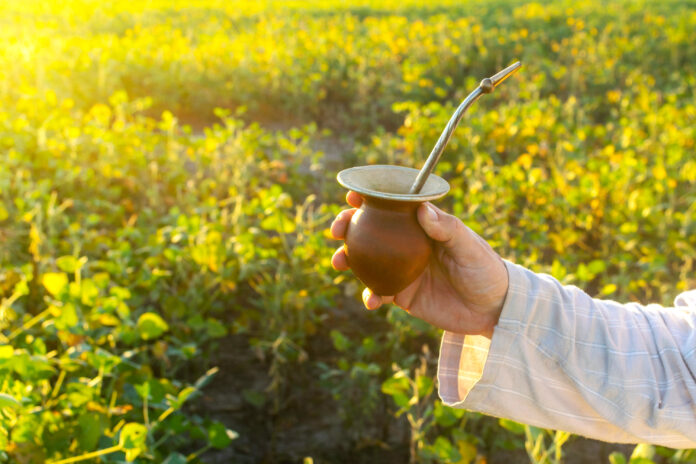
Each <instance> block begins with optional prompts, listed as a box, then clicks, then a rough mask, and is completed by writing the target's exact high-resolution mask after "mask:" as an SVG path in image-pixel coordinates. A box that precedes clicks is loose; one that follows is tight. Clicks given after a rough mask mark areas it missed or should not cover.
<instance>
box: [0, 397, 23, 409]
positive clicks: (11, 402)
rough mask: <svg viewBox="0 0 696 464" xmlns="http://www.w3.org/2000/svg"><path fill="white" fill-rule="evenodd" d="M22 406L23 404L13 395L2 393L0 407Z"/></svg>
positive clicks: (15, 407) (17, 407)
mask: <svg viewBox="0 0 696 464" xmlns="http://www.w3.org/2000/svg"><path fill="white" fill-rule="evenodd" d="M21 407H22V404H21V403H20V402H19V401H17V400H16V399H15V398H14V397H13V396H10V395H8V394H6V393H0V409H2V408H11V409H19V408H21Z"/></svg>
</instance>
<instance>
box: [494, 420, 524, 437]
mask: <svg viewBox="0 0 696 464" xmlns="http://www.w3.org/2000/svg"><path fill="white" fill-rule="evenodd" d="M498 424H500V426H501V427H502V428H504V429H505V430H509V431H510V432H512V433H514V434H516V435H524V425H523V424H520V423H519V422H515V421H513V420H510V419H500V420H499V421H498Z"/></svg>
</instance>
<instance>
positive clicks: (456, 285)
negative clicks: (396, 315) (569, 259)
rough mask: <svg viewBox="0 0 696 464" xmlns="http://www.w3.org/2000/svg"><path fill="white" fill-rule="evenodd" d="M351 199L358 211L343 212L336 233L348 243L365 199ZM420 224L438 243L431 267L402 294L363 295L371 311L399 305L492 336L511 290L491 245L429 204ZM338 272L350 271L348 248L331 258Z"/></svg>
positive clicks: (435, 321)
mask: <svg viewBox="0 0 696 464" xmlns="http://www.w3.org/2000/svg"><path fill="white" fill-rule="evenodd" d="M346 200H347V202H348V204H349V205H351V206H353V208H354V209H349V210H344V211H341V212H340V213H339V214H338V216H336V219H335V220H334V222H333V224H331V235H333V237H334V238H336V239H338V240H343V239H344V238H345V235H346V230H347V228H348V223H349V222H350V220H351V218H352V217H353V214H355V211H357V209H355V208H359V207H360V205H361V204H362V197H360V195H358V194H357V193H355V192H348V195H347V196H346ZM418 222H419V223H420V225H421V227H422V228H423V230H424V231H425V233H426V234H428V236H429V237H430V238H431V239H433V241H434V249H433V255H432V256H431V258H430V263H429V264H428V267H426V268H425V270H424V271H423V273H422V274H421V275H420V276H419V277H417V278H416V280H415V281H413V283H411V284H410V285H409V286H408V287H406V288H405V289H404V290H402V291H401V292H399V293H398V294H397V295H376V294H374V293H373V292H372V291H371V290H370V289H368V288H366V289H365V291H363V303H364V304H365V307H366V308H367V309H370V310H371V309H377V308H379V307H380V306H381V305H383V304H385V303H392V302H393V303H394V304H396V305H397V306H399V307H401V308H403V309H404V310H406V311H408V312H409V313H410V314H411V315H413V316H416V317H418V318H420V319H423V320H424V321H426V322H428V323H430V324H432V325H434V326H436V327H439V328H441V329H444V330H447V331H450V332H455V333H461V334H470V335H484V336H486V337H488V338H491V337H492V336H493V328H494V327H495V325H496V324H497V323H498V318H499V317H500V312H501V311H502V308H503V303H504V301H505V296H506V294H507V288H508V274H507V268H506V267H505V264H504V263H503V260H502V259H501V258H500V256H498V254H497V253H496V252H495V251H493V249H492V248H491V246H490V245H489V244H488V243H487V242H486V241H485V240H483V239H482V238H481V237H479V236H478V235H476V234H475V233H474V232H473V231H472V230H471V229H469V228H468V227H467V226H465V225H464V223H462V221H460V220H459V219H458V218H456V217H454V216H452V215H450V214H447V213H445V212H444V211H442V210H440V209H438V208H436V207H435V206H433V205H432V204H430V203H424V204H422V205H421V206H420V207H419V208H418ZM331 264H332V266H333V267H334V268H335V269H338V270H342V271H343V270H347V269H349V267H348V261H347V259H346V254H345V251H344V250H343V247H340V248H339V249H338V250H336V253H334V255H333V257H332V258H331Z"/></svg>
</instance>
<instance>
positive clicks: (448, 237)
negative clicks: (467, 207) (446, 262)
mask: <svg viewBox="0 0 696 464" xmlns="http://www.w3.org/2000/svg"><path fill="white" fill-rule="evenodd" d="M418 222H419V223H420V225H421V227H423V230H424V231H425V233H426V234H428V236H429V237H430V238H432V239H433V240H435V241H437V242H440V245H442V246H443V247H445V248H446V249H447V252H448V253H449V254H450V255H451V256H453V257H454V258H455V259H457V260H458V261H459V260H462V261H461V262H466V260H468V259H475V258H477V257H479V256H478V254H479V253H480V252H481V250H482V246H481V241H482V239H480V238H479V236H478V235H476V234H475V233H474V232H473V231H472V230H471V229H469V228H468V227H466V226H465V225H464V223H463V222H462V221H461V220H459V218H457V217H455V216H452V215H451V214H447V213H445V212H444V211H442V210H441V209H438V208H436V207H435V206H433V205H432V204H431V203H424V204H422V205H421V206H420V207H419V208H418Z"/></svg>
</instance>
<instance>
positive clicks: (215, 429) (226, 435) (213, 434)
mask: <svg viewBox="0 0 696 464" xmlns="http://www.w3.org/2000/svg"><path fill="white" fill-rule="evenodd" d="M237 436H238V435H237V433H236V432H234V431H232V430H228V429H227V428H226V427H225V426H224V425H222V424H221V423H220V422H213V424H212V425H210V426H209V427H208V441H209V442H210V445H211V446H212V447H213V448H217V449H223V448H227V447H228V446H229V445H230V443H232V440H234V439H235V438H237Z"/></svg>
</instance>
